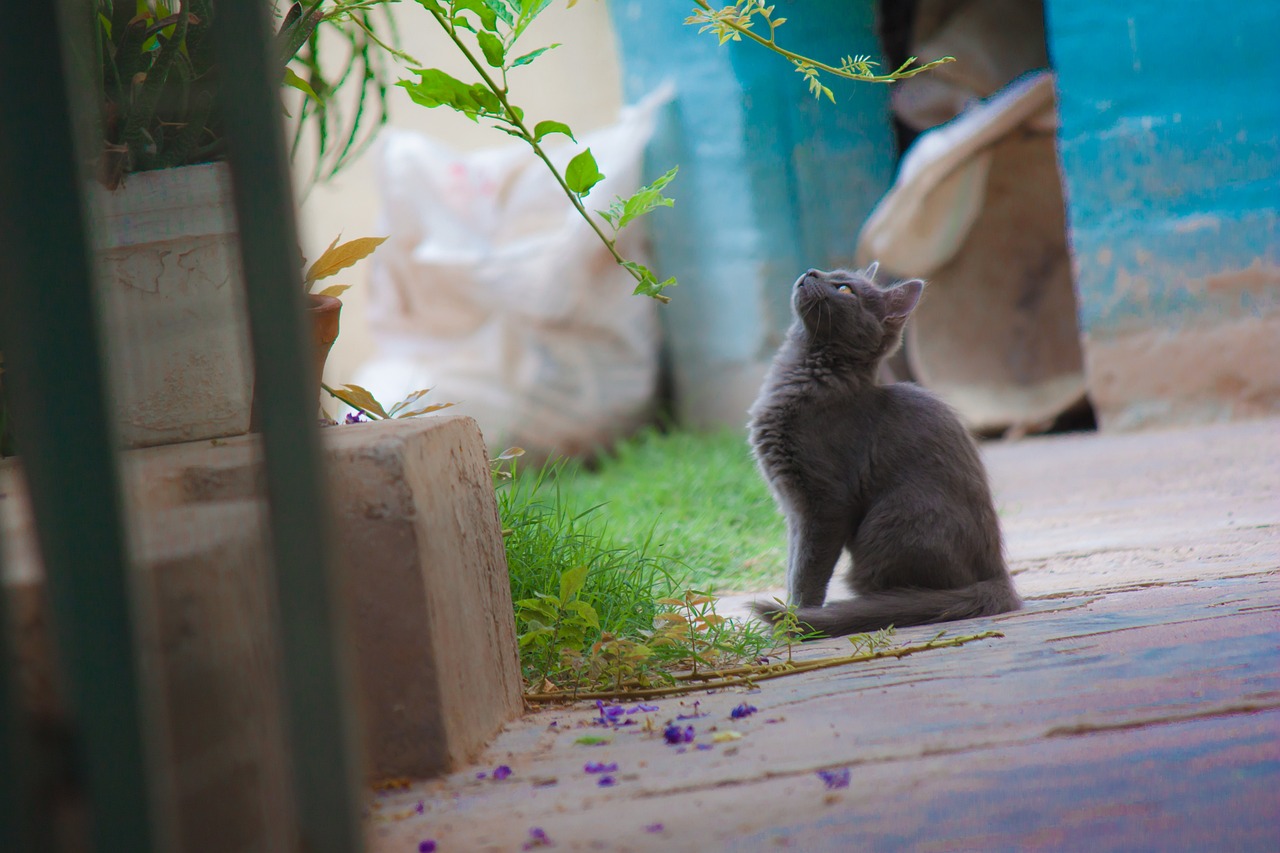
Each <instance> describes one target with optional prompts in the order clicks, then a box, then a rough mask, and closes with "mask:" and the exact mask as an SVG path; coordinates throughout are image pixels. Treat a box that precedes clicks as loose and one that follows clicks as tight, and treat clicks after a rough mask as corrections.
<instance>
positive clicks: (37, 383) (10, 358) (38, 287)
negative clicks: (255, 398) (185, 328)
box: [0, 0, 154, 853]
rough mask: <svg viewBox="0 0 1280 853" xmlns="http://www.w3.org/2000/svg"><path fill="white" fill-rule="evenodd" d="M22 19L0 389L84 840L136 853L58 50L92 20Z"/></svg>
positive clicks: (76, 90) (115, 518) (100, 387)
mask: <svg viewBox="0 0 1280 853" xmlns="http://www.w3.org/2000/svg"><path fill="white" fill-rule="evenodd" d="M24 15H25V24H24V25H23V26H21V27H16V26H6V27H0V128H4V131H3V132H0V164H3V168H4V170H5V174H4V179H3V181H0V257H2V258H4V264H3V268H0V340H3V341H4V342H5V391H6V394H7V395H8V399H9V402H10V403H11V404H12V407H13V412H12V414H13V420H14V438H15V443H16V445H17V447H18V449H19V450H20V451H21V459H22V466H23V470H24V472H25V474H26V476H27V482H28V485H29V487H30V494H31V502H32V508H33V511H34V514H35V520H36V526H37V531H38V537H39V545H40V552H41V556H42V557H43V561H44V568H45V578H46V581H45V583H46V590H47V593H48V599H49V603H50V611H51V613H52V621H53V627H54V632H55V637H56V644H57V648H58V652H59V659H60V663H61V668H62V672H63V674H64V676H65V677H66V682H67V686H68V700H69V702H70V705H71V710H72V713H73V716H74V723H75V726H76V733H77V736H78V742H79V754H78V756H77V759H78V761H79V762H80V763H81V765H82V771H83V776H84V779H85V784H86V786H87V791H86V792H85V793H86V794H87V797H86V799H87V803H88V809H89V823H90V839H91V843H92V844H93V846H94V848H95V849H97V850H100V851H114V850H127V851H130V853H145V851H149V850H151V849H153V845H154V838H153V832H152V824H151V814H150V807H149V799H148V795H149V789H148V774H147V763H146V758H145V751H144V735H143V722H142V720H143V715H142V707H141V698H140V697H141V692H140V690H139V686H140V676H139V671H138V666H137V658H136V655H135V640H134V635H133V630H132V627H131V625H132V622H131V613H130V611H131V600H130V592H129V581H128V558H127V552H126V542H125V534H124V525H123V516H122V511H121V490H120V482H119V475H118V472H117V469H116V456H115V453H116V445H115V441H114V439H113V435H112V429H111V423H112V421H111V419H110V417H109V416H108V408H107V396H106V395H107V392H106V386H105V372H104V370H103V364H102V358H101V352H102V348H101V346H100V345H99V329H98V324H97V317H96V315H95V304H94V288H93V265H92V263H91V260H90V254H89V245H90V239H89V234H88V227H87V222H86V216H85V213H84V208H83V199H82V189H83V185H84V181H83V178H82V174H81V170H80V168H79V164H81V163H83V162H84V161H85V158H84V157H83V156H82V153H83V151H84V150H85V149H84V148H83V147H82V146H81V144H82V143H83V142H84V141H85V136H84V135H83V133H82V130H83V129H84V126H85V125H84V122H85V120H86V119H87V116H84V115H83V114H77V111H76V109H75V108H74V106H75V104H76V102H77V101H78V100H79V99H80V98H81V97H82V96H83V93H84V89H85V82H84V81H83V80H81V79H79V78H78V77H77V76H76V75H74V74H72V73H71V69H72V68H73V66H74V63H73V62H72V61H70V59H69V57H72V56H77V57H79V58H80V59H83V57H84V56H86V55H87V54H90V53H91V52H92V43H91V42H88V41H87V40H85V39H84V36H85V35H86V34H85V33H84V32H83V31H81V30H80V29H79V28H78V27H76V26H74V25H75V24H78V23H83V22H84V21H85V20H87V19H86V16H85V13H84V7H83V5H82V4H80V3H77V2H69V0H67V2H63V3H39V4H35V5H32V6H31V7H30V8H28V9H26V10H25V13H24ZM32 33H40V34H41V36H40V38H32ZM77 38H79V39H80V40H79V41H76V39H77ZM4 772H6V773H7V772H8V768H7V767H6V769H5V771H4ZM6 849H8V848H6Z"/></svg>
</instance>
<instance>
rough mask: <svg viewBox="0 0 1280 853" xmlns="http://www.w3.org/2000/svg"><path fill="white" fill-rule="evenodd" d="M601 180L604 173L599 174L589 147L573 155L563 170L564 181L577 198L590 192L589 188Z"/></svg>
mask: <svg viewBox="0 0 1280 853" xmlns="http://www.w3.org/2000/svg"><path fill="white" fill-rule="evenodd" d="M603 180H604V175H602V174H600V168H599V167H598V166H597V165H596V158H595V157H594V156H593V155H592V153H591V149H590V148H587V149H585V150H584V151H582V152H581V153H579V154H577V155H575V156H574V158H573V159H572V160H570V161H569V165H568V166H567V167H565V170H564V182H565V183H566V184H568V185H569V189H570V190H571V191H572V192H573V193H574V194H575V195H577V196H578V197H579V198H581V197H582V196H584V195H586V194H587V193H589V192H591V188H592V187H594V186H595V185H596V184H598V183H600V182H601V181H603Z"/></svg>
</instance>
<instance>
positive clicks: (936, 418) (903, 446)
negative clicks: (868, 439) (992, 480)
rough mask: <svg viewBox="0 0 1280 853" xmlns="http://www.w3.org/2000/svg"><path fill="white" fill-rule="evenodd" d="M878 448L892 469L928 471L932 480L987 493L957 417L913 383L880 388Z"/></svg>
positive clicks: (976, 455)
mask: <svg viewBox="0 0 1280 853" xmlns="http://www.w3.org/2000/svg"><path fill="white" fill-rule="evenodd" d="M878 390H879V391H880V396H881V405H880V407H879V411H880V423H879V429H878V430H877V432H878V445H879V450H880V452H881V455H882V456H892V457H893V459H892V460H888V459H882V460H881V461H884V462H890V463H891V464H893V465H895V466H903V467H905V468H915V469H920V468H923V469H928V471H929V473H930V474H932V475H933V476H939V477H941V478H942V479H945V480H952V481H959V482H958V483H957V485H961V486H962V487H963V488H964V489H965V490H966V491H968V490H971V489H972V490H976V491H978V492H981V493H986V492H988V490H989V486H988V484H987V476H986V470H985V468H984V466H983V464H982V460H981V457H980V456H979V453H978V445H977V443H976V442H975V441H974V440H973V436H971V435H970V434H969V431H968V429H966V428H965V426H964V423H963V422H961V420H960V416H959V415H958V414H956V412H955V410H954V409H952V408H951V407H950V406H949V405H947V403H946V402H944V401H943V400H942V399H941V398H939V397H938V396H937V395H935V394H934V393H933V392H931V391H928V390H926V389H925V388H922V387H920V386H919V385H916V384H915V383H914V382H898V383H895V384H893V385H886V386H884V387H882V388H880V389H878Z"/></svg>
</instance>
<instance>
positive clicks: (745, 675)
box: [524, 631, 1004, 702]
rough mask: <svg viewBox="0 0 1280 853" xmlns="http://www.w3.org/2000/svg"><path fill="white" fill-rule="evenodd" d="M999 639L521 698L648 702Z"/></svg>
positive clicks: (988, 634)
mask: <svg viewBox="0 0 1280 853" xmlns="http://www.w3.org/2000/svg"><path fill="white" fill-rule="evenodd" d="M1003 636H1004V634H1003V633H1001V632H1000V631H983V632H982V633H981V634H968V635H965V636H961V637H951V638H949V639H945V640H944V639H933V640H929V641H928V642H925V643H917V644H916V645H911V646H901V647H899V648H896V649H885V650H882V651H876V652H863V653H861V654H853V655H840V656H837V657H826V658H818V659H817V660H811V661H805V662H804V663H778V664H763V665H752V666H745V667H734V668H733V669H727V670H716V671H710V670H708V671H704V672H702V673H699V674H697V675H685V676H683V678H682V677H681V676H676V678H677V679H681V678H682V680H685V681H690V680H692V679H695V678H696V679H697V682H696V683H685V684H676V685H670V686H667V687H648V688H635V689H630V690H605V691H597V692H593V693H577V692H575V693H574V694H572V695H569V694H565V693H526V694H525V695H524V698H525V701H527V702H566V701H574V700H588V701H590V700H595V699H652V698H657V697H662V696H677V695H681V694H685V693H693V692H696V691H699V690H720V689H724V688H726V687H741V686H746V685H752V684H755V683H756V682H757V681H767V680H768V679H771V678H782V677H783V676H786V675H798V674H800V673H802V672H813V671H815V670H819V669H828V668H830V667H833V666H845V665H847V664H851V663H865V662H867V661H873V660H881V659H883V658H904V657H907V656H908V655H914V654H918V653H919V652H927V651H932V650H933V649H945V648H950V647H954V646H963V645H964V644H965V643H971V642H973V641H975V640H987V639H991V638H993V637H1003Z"/></svg>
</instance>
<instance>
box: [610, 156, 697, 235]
mask: <svg viewBox="0 0 1280 853" xmlns="http://www.w3.org/2000/svg"><path fill="white" fill-rule="evenodd" d="M678 171H680V167H679V166H676V167H675V168H673V169H672V170H671V171H669V172H667V173H666V174H665V175H662V176H661V177H660V178H658V179H657V180H656V181H654V182H653V183H652V184H650V185H649V186H647V187H641V188H640V189H638V190H636V191H635V192H634V193H633V194H632V195H631V197H630V198H618V199H617V200H615V201H614V203H613V204H612V205H610V206H609V209H608V210H598V211H596V212H597V213H599V214H600V215H601V216H603V217H604V219H605V221H606V222H608V223H609V224H610V225H612V226H613V228H614V230H615V231H621V230H622V229H623V228H626V227H627V225H628V224H629V223H630V222H631V221H632V220H634V219H636V218H638V217H641V216H644V215H645V214H646V213H649V212H650V211H652V210H654V209H655V208H659V207H671V206H672V205H674V204H675V201H674V200H672V199H669V198H667V197H666V196H664V195H663V194H662V189H663V187H665V186H666V185H667V184H669V183H671V180H672V179H673V178H674V177H675V176H676V173H677V172H678Z"/></svg>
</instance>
